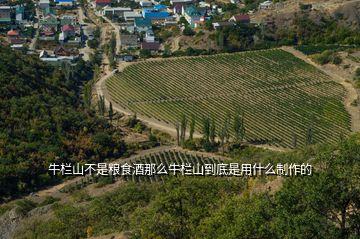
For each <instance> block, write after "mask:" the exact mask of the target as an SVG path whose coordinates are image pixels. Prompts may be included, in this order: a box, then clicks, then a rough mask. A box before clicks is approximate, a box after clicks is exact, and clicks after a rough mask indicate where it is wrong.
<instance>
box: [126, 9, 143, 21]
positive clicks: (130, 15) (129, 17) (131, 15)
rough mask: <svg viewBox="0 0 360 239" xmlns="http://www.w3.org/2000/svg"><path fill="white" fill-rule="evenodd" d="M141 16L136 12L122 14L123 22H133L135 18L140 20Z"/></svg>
mask: <svg viewBox="0 0 360 239" xmlns="http://www.w3.org/2000/svg"><path fill="white" fill-rule="evenodd" d="M142 17H143V16H142V15H141V14H140V13H138V12H134V11H132V12H124V19H125V21H127V22H128V21H135V19H136V18H142Z"/></svg>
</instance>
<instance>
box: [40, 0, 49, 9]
mask: <svg viewBox="0 0 360 239" xmlns="http://www.w3.org/2000/svg"><path fill="white" fill-rule="evenodd" d="M39 7H40V8H41V9H45V8H48V7H50V1H49V0H40V1H39Z"/></svg>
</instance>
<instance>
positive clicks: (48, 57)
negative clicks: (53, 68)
mask: <svg viewBox="0 0 360 239" xmlns="http://www.w3.org/2000/svg"><path fill="white" fill-rule="evenodd" d="M39 58H40V60H42V61H44V62H47V63H50V64H52V65H60V64H62V62H69V63H71V62H73V61H74V60H76V59H78V56H56V55H55V54H49V53H48V52H47V51H44V50H43V51H41V52H40V54H39Z"/></svg>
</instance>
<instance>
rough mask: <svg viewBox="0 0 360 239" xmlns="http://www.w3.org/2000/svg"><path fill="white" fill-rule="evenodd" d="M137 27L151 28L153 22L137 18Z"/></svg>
mask: <svg viewBox="0 0 360 239" xmlns="http://www.w3.org/2000/svg"><path fill="white" fill-rule="evenodd" d="M135 26H136V27H151V20H150V19H149V18H136V19H135Z"/></svg>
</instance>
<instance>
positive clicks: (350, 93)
mask: <svg viewBox="0 0 360 239" xmlns="http://www.w3.org/2000/svg"><path fill="white" fill-rule="evenodd" d="M282 49H283V50H285V51H287V52H290V53H291V54H293V55H294V56H296V57H298V58H300V59H302V60H303V61H305V62H307V63H309V64H311V65H313V66H315V67H316V68H318V69H319V70H321V71H323V72H324V73H325V74H327V75H329V76H331V77H332V79H333V80H334V81H336V82H337V83H339V84H341V85H342V86H343V87H344V88H345V90H346V92H347V94H346V96H345V99H344V104H345V107H346V110H347V111H348V112H349V114H350V116H351V130H352V131H353V132H360V107H359V106H352V105H351V103H352V102H353V101H354V100H356V99H359V96H358V93H357V91H356V89H355V88H354V87H353V85H352V84H351V83H349V80H351V79H347V78H346V77H345V76H344V75H342V74H341V72H339V71H338V70H336V69H334V68H330V67H326V65H324V66H321V65H318V64H316V63H314V62H313V61H311V60H310V59H309V58H308V57H307V56H306V55H305V54H303V53H302V52H300V51H297V50H295V49H294V48H293V47H282Z"/></svg>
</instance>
